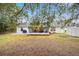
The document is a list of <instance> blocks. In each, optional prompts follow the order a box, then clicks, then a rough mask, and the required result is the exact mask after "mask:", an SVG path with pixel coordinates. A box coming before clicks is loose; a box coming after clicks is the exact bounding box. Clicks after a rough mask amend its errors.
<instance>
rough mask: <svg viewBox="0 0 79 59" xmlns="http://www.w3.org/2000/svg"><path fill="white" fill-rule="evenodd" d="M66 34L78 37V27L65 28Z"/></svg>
mask: <svg viewBox="0 0 79 59" xmlns="http://www.w3.org/2000/svg"><path fill="white" fill-rule="evenodd" d="M66 34H68V35H71V36H77V37H79V27H70V28H67V32H66Z"/></svg>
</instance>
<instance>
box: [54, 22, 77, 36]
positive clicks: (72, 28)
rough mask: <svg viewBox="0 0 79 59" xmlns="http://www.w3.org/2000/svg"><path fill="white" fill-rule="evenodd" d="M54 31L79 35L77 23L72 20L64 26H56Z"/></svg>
mask: <svg viewBox="0 0 79 59" xmlns="http://www.w3.org/2000/svg"><path fill="white" fill-rule="evenodd" d="M55 32H56V33H65V34H67V35H71V36H77V37H79V23H78V22H77V21H74V22H73V23H70V24H68V25H66V26H65V27H64V28H61V27H56V29H55Z"/></svg>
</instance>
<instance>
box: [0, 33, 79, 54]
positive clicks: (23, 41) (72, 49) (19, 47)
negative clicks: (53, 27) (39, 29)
mask: <svg viewBox="0 0 79 59" xmlns="http://www.w3.org/2000/svg"><path fill="white" fill-rule="evenodd" d="M0 55H79V38H78V37H72V36H69V35H66V34H51V35H48V36H40V35H39V36H32V35H29V36H28V35H16V34H13V33H10V34H2V35H0Z"/></svg>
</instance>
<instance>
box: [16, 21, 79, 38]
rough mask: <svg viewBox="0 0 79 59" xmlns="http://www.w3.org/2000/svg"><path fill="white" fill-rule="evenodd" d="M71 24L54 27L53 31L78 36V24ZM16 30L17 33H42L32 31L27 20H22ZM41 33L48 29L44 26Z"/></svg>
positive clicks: (46, 32) (46, 31)
mask: <svg viewBox="0 0 79 59" xmlns="http://www.w3.org/2000/svg"><path fill="white" fill-rule="evenodd" d="M71 25H72V24H71ZM71 25H70V26H66V27H64V28H61V27H55V30H54V32H55V33H65V34H68V35H71V36H77V37H79V25H78V24H76V26H71ZM16 32H17V33H18V34H29V33H33V34H42V32H41V33H37V32H32V29H31V28H30V27H29V25H28V24H27V22H25V21H23V20H22V21H21V22H20V23H19V25H18V26H17V30H16ZM43 34H49V29H48V28H46V27H45V29H44V32H43Z"/></svg>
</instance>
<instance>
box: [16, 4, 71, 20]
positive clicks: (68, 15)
mask: <svg viewBox="0 0 79 59" xmlns="http://www.w3.org/2000/svg"><path fill="white" fill-rule="evenodd" d="M16 5H17V6H18V7H20V8H22V7H23V6H24V3H17V4H16ZM71 5H72V4H69V7H70V6H71ZM41 7H43V4H41ZM53 9H54V10H56V8H55V7H53V6H52V9H51V10H52V11H53ZM28 14H29V15H30V16H32V13H31V11H28ZM35 14H36V11H35ZM62 16H63V17H65V18H66V19H68V18H70V16H71V14H70V13H64V14H62ZM57 20H59V19H57ZM63 20H64V19H63Z"/></svg>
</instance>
